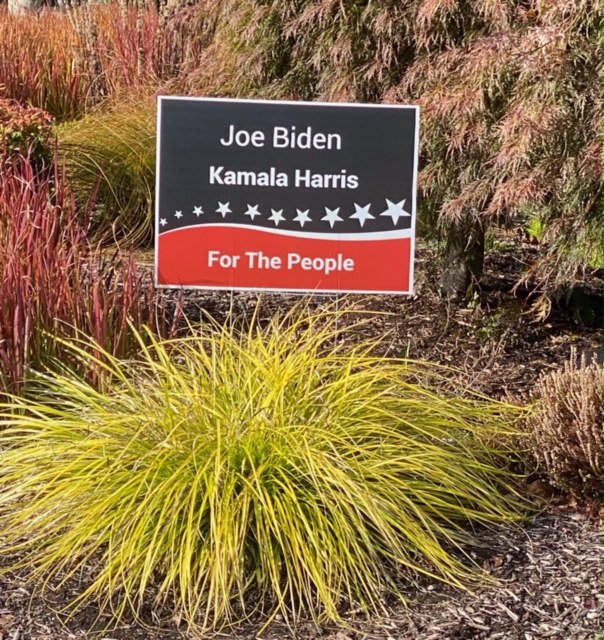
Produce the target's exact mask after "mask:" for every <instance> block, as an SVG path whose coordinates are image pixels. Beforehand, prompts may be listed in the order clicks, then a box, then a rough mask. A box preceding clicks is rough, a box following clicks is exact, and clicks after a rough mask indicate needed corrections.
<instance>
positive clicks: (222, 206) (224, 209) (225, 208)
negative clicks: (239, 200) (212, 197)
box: [216, 202, 233, 218]
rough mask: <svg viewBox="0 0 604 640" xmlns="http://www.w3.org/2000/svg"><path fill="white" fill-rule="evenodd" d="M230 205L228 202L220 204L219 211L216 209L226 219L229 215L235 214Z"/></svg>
mask: <svg viewBox="0 0 604 640" xmlns="http://www.w3.org/2000/svg"><path fill="white" fill-rule="evenodd" d="M229 204H230V203H229V202H226V203H224V204H223V203H222V202H219V203H218V209H216V213H220V214H221V215H222V217H223V218H226V214H227V213H233V212H232V211H231V208H230V207H229Z"/></svg>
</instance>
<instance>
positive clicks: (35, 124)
mask: <svg viewBox="0 0 604 640" xmlns="http://www.w3.org/2000/svg"><path fill="white" fill-rule="evenodd" d="M51 148H52V116H51V115H50V114H48V113H46V112H45V111H43V110H42V109H36V108H34V107H24V106H23V105H21V104H20V103H19V102H17V101H16V100H8V99H6V98H2V97H0V158H4V159H5V160H7V159H8V157H9V156H13V155H22V156H23V155H29V156H30V158H32V160H33V161H34V162H43V161H49V160H50V158H51Z"/></svg>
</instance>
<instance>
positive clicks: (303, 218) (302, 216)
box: [293, 209, 312, 227]
mask: <svg viewBox="0 0 604 640" xmlns="http://www.w3.org/2000/svg"><path fill="white" fill-rule="evenodd" d="M296 213H297V214H298V215H297V216H296V217H295V218H294V220H293V221H294V222H299V223H300V226H301V227H303V226H304V224H305V223H306V222H312V219H311V218H309V216H308V209H306V211H300V209H296Z"/></svg>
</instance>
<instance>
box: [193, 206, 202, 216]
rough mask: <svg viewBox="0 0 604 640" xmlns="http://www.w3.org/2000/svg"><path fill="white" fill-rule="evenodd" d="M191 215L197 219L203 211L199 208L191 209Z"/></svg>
mask: <svg viewBox="0 0 604 640" xmlns="http://www.w3.org/2000/svg"><path fill="white" fill-rule="evenodd" d="M193 213H194V214H195V215H196V216H197V217H198V218H199V216H200V215H201V214H202V213H203V209H202V208H201V207H193Z"/></svg>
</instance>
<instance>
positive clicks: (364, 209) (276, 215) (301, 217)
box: [159, 198, 411, 229]
mask: <svg viewBox="0 0 604 640" xmlns="http://www.w3.org/2000/svg"><path fill="white" fill-rule="evenodd" d="M404 205H405V200H401V201H400V202H392V201H391V200H388V199H387V198H386V206H387V208H386V210H385V211H383V212H382V213H380V214H378V215H380V216H389V217H390V218H392V223H393V224H394V226H396V225H397V224H398V221H399V219H400V218H404V217H410V216H411V214H410V213H408V212H407V211H405V210H404V209H403V207H404ZM258 206H259V205H257V204H256V205H251V204H248V205H247V210H246V211H245V212H244V215H246V216H249V217H250V218H251V219H252V221H253V220H254V218H256V217H257V216H262V215H263V214H262V213H260V211H258ZM370 208H371V204H367V205H365V206H361V205H358V204H356V203H354V213H353V214H351V215H350V216H349V218H350V219H351V220H358V221H359V224H360V225H361V227H362V226H363V225H364V224H365V222H366V221H367V220H375V216H374V215H373V214H371V213H369V209H370ZM309 211H310V209H306V210H301V209H296V214H297V215H296V217H295V218H292V222H298V223H299V224H300V227H304V225H305V224H306V223H307V222H312V218H311V217H310V215H309ZM204 213H205V212H204V210H203V208H202V207H201V206H196V207H193V214H194V215H196V216H197V217H198V218H199V216H201V215H204ZM216 213H219V214H221V215H222V217H223V218H226V216H227V214H229V213H233V211H232V210H231V207H230V203H229V202H225V203H223V202H219V203H218V208H217V209H216ZM174 217H175V218H176V219H177V220H180V218H182V217H183V212H182V210H178V211H176V212H175V213H174ZM268 220H270V221H271V222H274V223H275V226H276V227H278V226H279V223H280V222H285V221H286V219H285V218H284V217H283V209H271V215H270V216H269V217H268ZM321 220H322V221H325V222H328V223H329V225H330V227H331V228H332V229H333V227H334V225H335V223H336V222H344V218H342V217H341V216H340V207H336V208H335V209H329V208H328V207H325V215H324V216H323V217H322V218H321ZM159 224H160V225H161V226H162V227H165V226H166V225H167V224H168V220H167V219H166V218H161V219H160V221H159Z"/></svg>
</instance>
